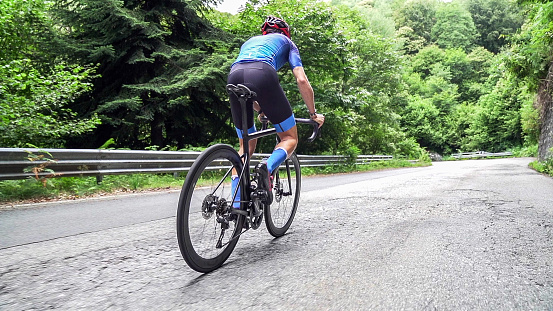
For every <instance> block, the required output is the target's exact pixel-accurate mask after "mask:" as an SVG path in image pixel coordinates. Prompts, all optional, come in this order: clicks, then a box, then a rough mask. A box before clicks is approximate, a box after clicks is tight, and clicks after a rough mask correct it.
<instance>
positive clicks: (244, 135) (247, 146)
mask: <svg viewBox="0 0 553 311" xmlns="http://www.w3.org/2000/svg"><path fill="white" fill-rule="evenodd" d="M238 101H239V102H240V106H241V107H242V139H243V144H244V146H243V148H244V153H245V154H246V156H247V157H248V158H249V156H250V144H249V142H250V136H249V135H250V134H249V133H248V113H247V111H246V108H247V101H248V97H246V95H240V96H238Z"/></svg>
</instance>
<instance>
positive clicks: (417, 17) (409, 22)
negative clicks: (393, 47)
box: [394, 0, 439, 44]
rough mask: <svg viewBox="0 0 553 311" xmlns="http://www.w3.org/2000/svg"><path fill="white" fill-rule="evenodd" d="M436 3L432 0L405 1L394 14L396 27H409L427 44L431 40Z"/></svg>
mask: <svg viewBox="0 0 553 311" xmlns="http://www.w3.org/2000/svg"><path fill="white" fill-rule="evenodd" d="M438 4H439V2H438V1H434V0H413V1H406V2H405V3H404V4H403V6H402V7H401V8H400V9H399V10H397V11H396V12H395V14H394V18H395V21H396V25H397V28H400V27H404V26H405V27H409V28H411V29H413V31H414V33H415V35H416V36H417V37H420V38H424V40H425V44H429V43H430V42H432V34H431V33H432V28H433V27H434V24H435V23H436V11H437V7H438Z"/></svg>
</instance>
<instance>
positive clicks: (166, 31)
mask: <svg viewBox="0 0 553 311" xmlns="http://www.w3.org/2000/svg"><path fill="white" fill-rule="evenodd" d="M206 2H208V1H184V0H163V1H144V0H125V1H118V0H108V1H94V0H58V1H57V2H56V5H55V7H54V10H53V12H54V13H55V16H57V17H58V18H59V20H60V21H61V22H60V28H62V29H65V32H66V37H65V38H64V39H65V42H64V44H65V51H67V52H68V54H69V55H70V56H71V57H72V58H73V59H75V60H79V61H80V62H81V63H82V64H88V63H93V64H99V66H98V73H99V74H100V75H101V77H100V78H98V79H97V80H95V81H94V87H93V90H92V94H91V96H88V97H83V98H81V99H80V100H79V101H78V102H77V103H76V104H75V106H74V108H75V109H76V110H77V111H78V112H80V113H81V114H82V115H89V114H91V113H98V114H99V115H100V116H101V118H102V120H103V123H104V124H103V125H102V126H101V127H99V128H98V130H96V131H95V132H94V134H93V135H90V136H88V137H85V140H86V141H83V140H79V141H77V142H74V143H75V144H78V145H81V146H88V147H98V146H100V145H102V144H103V143H104V142H105V141H107V140H108V139H110V138H114V139H115V141H116V142H117V144H118V145H119V146H124V147H130V148H145V147H147V146H151V145H154V146H159V147H164V146H168V145H171V146H177V148H183V147H184V146H186V145H187V144H192V145H207V144H209V143H210V142H212V141H214V140H217V139H225V138H226V137H229V136H230V134H231V133H232V132H233V129H232V127H231V126H230V113H228V111H229V107H228V104H227V103H226V93H225V80H226V79H225V78H226V73H227V71H228V68H229V66H230V64H231V62H232V56H233V54H234V53H233V52H234V50H235V48H236V45H235V44H234V43H233V42H232V38H229V37H228V34H225V33H224V32H222V31H220V30H218V29H216V28H214V27H213V26H211V25H210V24H209V23H208V22H207V21H206V20H204V19H202V18H201V17H199V16H198V13H197V12H198V11H200V10H203V9H205V5H206Z"/></svg>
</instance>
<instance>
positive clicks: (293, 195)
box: [264, 153, 301, 237]
mask: <svg viewBox="0 0 553 311" xmlns="http://www.w3.org/2000/svg"><path fill="white" fill-rule="evenodd" d="M272 191H273V203H272V204H271V205H269V206H266V207H265V209H264V213H265V215H264V216H265V225H266V226H267V230H268V231H269V233H270V234H271V235H272V236H274V237H281V236H283V235H284V234H285V233H286V231H288V229H289V228H290V225H291V224H292V221H293V220H294V216H295V215H296V210H297V209H298V203H299V200H300V191H301V168H300V162H299V160H298V157H297V156H296V154H295V153H293V154H292V155H291V156H290V157H289V158H288V159H287V160H286V161H284V162H283V163H282V164H281V165H280V166H279V168H278V169H277V170H275V171H274V172H273V189H272Z"/></svg>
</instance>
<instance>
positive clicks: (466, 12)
mask: <svg viewBox="0 0 553 311" xmlns="http://www.w3.org/2000/svg"><path fill="white" fill-rule="evenodd" d="M217 3H218V1H217V0H157V1H145V0H141V1H140V0H103V1H98V0H51V1H45V0H2V1H1V2H0V146H2V147H27V146H28V145H29V144H32V145H34V146H38V147H40V148H130V149H155V150H196V149H201V148H205V147H207V146H209V145H211V144H214V143H220V142H222V143H229V144H232V145H236V144H237V139H236V133H235V131H234V127H233V125H232V121H231V117H230V108H229V104H228V95H227V94H226V92H225V84H226V76H227V74H228V71H229V69H230V65H231V64H232V62H233V60H234V59H235V58H236V56H237V55H238V51H239V48H240V45H241V44H242V43H243V42H244V41H245V40H247V39H248V38H249V37H251V36H254V35H259V34H260V30H259V27H260V25H261V23H262V22H263V20H264V18H265V16H267V15H276V16H279V17H282V18H284V19H285V20H286V21H287V22H288V23H289V24H290V25H291V35H292V40H293V41H294V42H295V43H296V45H297V46H298V47H299V49H300V53H301V57H302V60H303V64H304V67H305V71H306V73H307V76H308V77H309V79H310V82H311V84H312V86H313V88H314V90H315V94H316V103H317V110H318V111H319V112H320V113H323V114H324V115H325V116H326V122H325V125H324V128H323V132H322V136H323V139H319V140H317V141H316V142H315V143H313V144H302V143H300V145H299V146H298V153H302V154H348V155H354V154H379V153H380V154H393V155H396V156H398V157H404V158H415V159H416V158H421V157H427V154H428V152H433V153H438V154H450V153H453V152H457V151H476V150H486V151H504V150H525V151H526V152H527V153H528V154H529V155H536V153H537V149H538V139H539V135H540V122H542V121H541V120H542V116H541V115H540V111H541V110H543V109H541V110H540V107H539V105H537V104H536V100H535V99H536V94H537V92H538V89H539V87H540V83H542V81H543V79H545V77H546V76H547V73H548V69H549V65H550V62H551V39H552V37H553V35H552V34H553V29H552V28H553V26H552V24H553V4H552V3H549V2H548V1H545V0H544V1H538V0H534V1H532V0H526V1H525V0H519V1H518V2H514V1H510V0H452V1H449V2H443V1H434V0H364V1H354V0H332V1H327V2H321V1H314V0H282V1H255V0H252V1H250V2H249V3H248V4H247V5H246V6H245V7H244V8H243V9H242V10H241V12H240V13H238V14H236V15H231V14H229V13H222V12H218V11H216V10H213V9H212V7H214V6H215V5H216V4H217ZM289 71H290V70H289V69H288V68H287V67H286V66H285V68H283V69H281V71H280V72H279V75H280V78H281V83H282V87H283V88H284V90H285V92H286V94H287V96H288V98H289V99H290V101H291V103H292V105H293V108H294V112H295V114H296V116H299V117H305V116H307V111H306V108H305V105H304V104H303V103H302V101H301V97H300V95H299V92H298V90H297V86H296V84H295V81H294V80H293V75H292V74H291V73H290V72H289ZM299 130H300V135H303V136H306V135H307V133H306V131H308V130H309V129H307V128H301V127H300V128H299ZM272 144H273V142H272V141H270V140H266V142H263V143H261V144H260V147H259V148H258V151H260V152H270V150H271V149H272Z"/></svg>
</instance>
